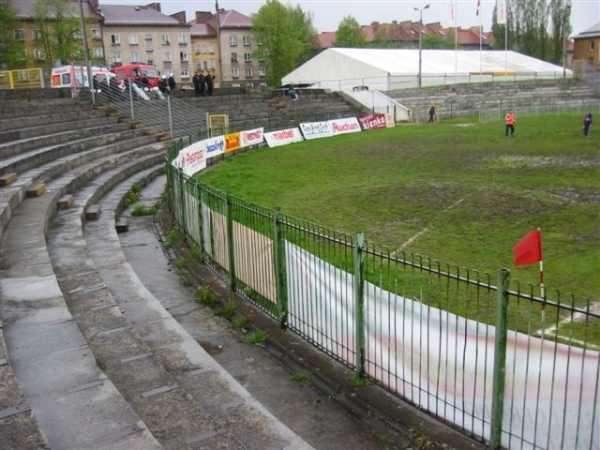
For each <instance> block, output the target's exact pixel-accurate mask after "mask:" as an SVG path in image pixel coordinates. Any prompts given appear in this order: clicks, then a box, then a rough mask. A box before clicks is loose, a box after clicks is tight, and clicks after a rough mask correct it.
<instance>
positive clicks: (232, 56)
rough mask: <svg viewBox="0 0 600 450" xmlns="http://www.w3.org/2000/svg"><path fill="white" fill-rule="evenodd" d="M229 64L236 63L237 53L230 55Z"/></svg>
mask: <svg viewBox="0 0 600 450" xmlns="http://www.w3.org/2000/svg"><path fill="white" fill-rule="evenodd" d="M231 62H237V53H235V52H234V53H232V54H231Z"/></svg>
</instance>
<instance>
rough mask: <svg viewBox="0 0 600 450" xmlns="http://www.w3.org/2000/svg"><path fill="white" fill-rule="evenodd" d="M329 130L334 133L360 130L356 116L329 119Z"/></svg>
mask: <svg viewBox="0 0 600 450" xmlns="http://www.w3.org/2000/svg"><path fill="white" fill-rule="evenodd" d="M329 126H330V128H331V132H332V133H333V134H334V135H338V134H345V133H358V132H360V131H362V130H361V128H360V125H359V123H358V120H357V119H356V117H346V118H345V119H334V120H330V121H329Z"/></svg>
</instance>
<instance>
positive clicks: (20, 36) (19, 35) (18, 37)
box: [14, 30, 25, 41]
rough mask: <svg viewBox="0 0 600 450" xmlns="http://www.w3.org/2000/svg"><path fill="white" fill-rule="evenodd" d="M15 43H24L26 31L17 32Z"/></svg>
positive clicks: (15, 32) (15, 33)
mask: <svg viewBox="0 0 600 450" xmlns="http://www.w3.org/2000/svg"><path fill="white" fill-rule="evenodd" d="M14 35H15V41H24V40H25V30H15V31H14Z"/></svg>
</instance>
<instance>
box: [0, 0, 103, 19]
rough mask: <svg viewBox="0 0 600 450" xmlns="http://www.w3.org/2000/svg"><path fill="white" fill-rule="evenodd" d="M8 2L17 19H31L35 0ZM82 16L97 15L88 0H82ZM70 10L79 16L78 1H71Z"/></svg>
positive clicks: (11, 0)
mask: <svg viewBox="0 0 600 450" xmlns="http://www.w3.org/2000/svg"><path fill="white" fill-rule="evenodd" d="M9 1H10V4H11V5H12V6H13V8H14V9H15V12H16V15H17V18H18V19H33V17H34V15H35V13H34V11H35V3H36V0H9ZM82 6H83V15H84V17H92V16H98V12H97V11H96V10H95V9H94V6H93V5H91V4H90V2H88V1H84V2H82ZM71 11H72V13H73V15H74V16H77V17H79V16H80V13H79V2H72V3H71Z"/></svg>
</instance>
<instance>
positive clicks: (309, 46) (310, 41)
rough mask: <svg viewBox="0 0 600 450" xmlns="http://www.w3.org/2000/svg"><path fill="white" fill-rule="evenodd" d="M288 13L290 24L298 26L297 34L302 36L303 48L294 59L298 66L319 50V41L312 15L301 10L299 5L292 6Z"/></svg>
mask: <svg viewBox="0 0 600 450" xmlns="http://www.w3.org/2000/svg"><path fill="white" fill-rule="evenodd" d="M290 13H291V15H292V26H293V27H295V28H298V29H299V30H300V33H299V34H300V35H301V36H302V38H301V41H302V44H303V49H302V53H301V54H300V56H299V59H298V60H297V61H296V65H297V66H299V65H301V64H304V63H305V62H306V61H308V60H309V59H310V58H312V57H313V56H315V55H316V54H317V53H318V52H320V51H321V43H320V41H319V32H318V31H317V29H316V28H315V27H314V26H313V24H312V17H311V16H309V15H308V14H306V13H305V12H304V11H302V9H301V8H300V5H296V7H295V8H292V9H291V10H290Z"/></svg>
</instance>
